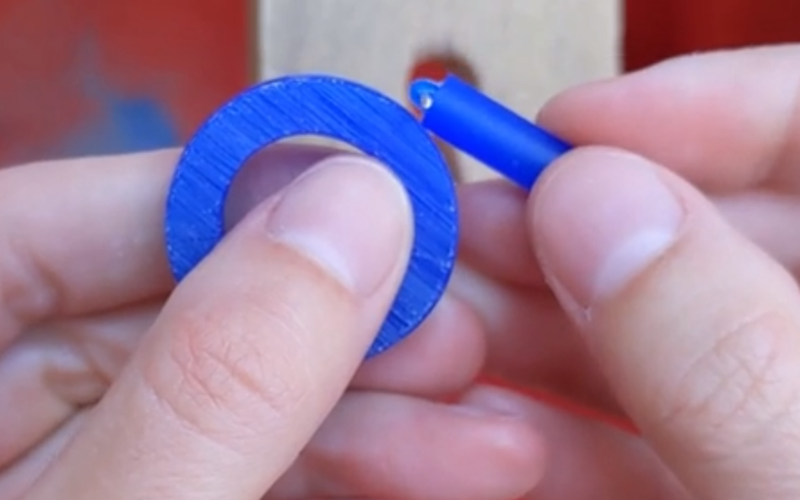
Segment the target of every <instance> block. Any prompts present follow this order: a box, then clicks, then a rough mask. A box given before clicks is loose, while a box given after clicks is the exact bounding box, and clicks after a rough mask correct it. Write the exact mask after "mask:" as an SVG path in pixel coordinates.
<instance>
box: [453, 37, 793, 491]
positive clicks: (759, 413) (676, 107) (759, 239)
mask: <svg viewBox="0 0 800 500" xmlns="http://www.w3.org/2000/svg"><path fill="white" fill-rule="evenodd" d="M799 76H800V47H798V46H788V47H770V48H762V49H754V50H743V51H732V52H724V53H717V54H709V55H701V56H691V57H685V58H680V59H677V60H674V61H670V62H667V63H664V64H661V65H658V66H656V67H653V68H650V69H647V70H644V71H642V72H639V73H635V74H632V75H627V76H623V77H620V78H614V79H611V80H610V81H605V82H601V83H593V84H589V85H585V86H581V87H579V88H576V89H574V90H570V91H567V92H565V93H564V94H562V95H560V96H558V97H556V98H555V99H554V100H553V101H552V102H550V103H549V104H548V105H547V106H546V107H545V109H544V110H543V112H542V114H541V117H540V123H541V124H542V125H543V126H545V127H547V128H549V129H550V130H553V131H554V132H555V133H557V134H559V135H561V136H562V137H565V138H566V139H567V140H569V141H571V142H572V143H574V144H578V145H581V146H583V147H580V148H578V149H576V150H575V151H574V152H572V153H570V154H568V155H566V156H565V157H564V158H563V159H562V160H560V161H558V162H557V164H555V165H553V166H552V167H551V168H550V169H549V170H548V171H547V172H546V173H545V174H544V176H543V177H542V179H541V180H540V181H539V183H538V185H537V187H536V188H535V189H534V192H533V194H532V196H530V198H529V199H526V197H525V196H524V195H523V194H521V193H519V192H517V191H516V190H515V189H514V188H512V187H510V186H508V185H507V184H505V183H498V182H489V183H483V184H478V185H473V186H468V187H465V188H464V189H463V190H462V192H461V199H460V201H461V208H462V214H463V227H462V232H463V235H464V241H463V243H464V245H463V247H462V255H463V264H464V265H463V266H462V267H461V269H460V270H459V272H458V273H457V275H456V276H455V279H454V283H453V287H452V290H453V294H454V295H456V296H458V297H460V299H461V300H462V301H464V302H466V303H468V304H470V305H471V306H472V307H473V308H474V310H475V311H477V312H478V315H479V316H480V317H481V319H482V321H483V323H484V325H485V326H486V329H487V331H488V339H489V340H488V342H489V346H488V364H487V370H488V372H489V373H491V374H492V375H494V376H498V377H502V378H503V379H505V381H507V382H509V381H510V382H511V383H513V384H515V385H516V386H518V387H538V388H542V387H544V388H545V389H547V390H549V391H553V392H557V393H560V395H562V396H566V397H569V398H571V399H574V400H578V401H580V402H581V403H583V404H586V405H590V406H591V407H592V408H593V409H594V410H599V411H601V412H603V413H605V414H609V415H612V416H615V417H619V418H624V419H630V420H631V421H632V422H633V423H634V424H635V426H636V428H638V430H639V431H640V432H641V436H637V435H635V434H634V433H630V432H625V431H623V430H619V429H618V428H616V427H613V426H609V425H606V423H599V422H597V421H593V420H588V419H584V418H580V417H578V416H576V415H574V414H572V413H567V412H564V411H562V410H560V409H557V408H553V407H551V406H549V405H546V404H542V403H541V402H540V401H537V400H535V399H533V398H526V397H522V396H519V395H518V394H515V393H512V392H510V391H504V390H501V389H497V388H488V387H484V388H478V389H476V390H475V391H473V393H472V395H471V396H470V397H471V400H472V401H473V402H478V401H480V402H481V404H484V405H489V406H491V405H494V406H496V407H497V408H498V409H500V410H505V411H508V412H509V413H517V414H519V415H523V416H525V418H527V419H528V421H529V422H530V424H531V426H532V428H535V429H537V430H538V431H539V432H540V433H541V435H542V436H543V437H544V439H545V441H546V444H545V446H546V456H547V464H546V472H545V473H544V476H543V478H542V481H541V482H540V483H539V485H538V486H537V487H536V488H535V489H534V490H533V492H532V493H531V494H530V495H529V498H531V499H536V500H550V499H553V500H555V499H559V500H582V499H588V498H591V499H593V500H604V499H609V500H612V499H614V500H616V499H620V498H636V499H650V498H653V499H655V498H658V499H684V498H693V499H701V498H702V499H719V500H723V499H724V500H736V499H755V498H770V499H790V498H797V497H798V495H800V479H798V475H797V473H796V471H797V467H798V465H799V464H800V412H798V409H800V294H798V288H797V283H796V279H797V277H798V273H800V224H798V220H800V108H798V103H797V101H798V99H797V96H798V93H799V92H800V86H798V81H800V79H799V78H798V77H799ZM594 145H602V147H601V146H594ZM523 227H527V228H528V232H527V234H526V233H525V232H524V231H522V230H520V228H523ZM531 249H534V251H535V254H536V258H534V251H531ZM551 290H554V291H555V293H554V294H553V293H552V292H551ZM538 473H539V472H538V471H537V474H538Z"/></svg>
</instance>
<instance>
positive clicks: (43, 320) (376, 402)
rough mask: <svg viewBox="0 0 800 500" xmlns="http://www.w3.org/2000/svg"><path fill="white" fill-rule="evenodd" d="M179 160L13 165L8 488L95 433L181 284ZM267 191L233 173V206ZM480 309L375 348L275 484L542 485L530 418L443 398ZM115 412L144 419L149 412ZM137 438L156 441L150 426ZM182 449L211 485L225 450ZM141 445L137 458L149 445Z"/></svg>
mask: <svg viewBox="0 0 800 500" xmlns="http://www.w3.org/2000/svg"><path fill="white" fill-rule="evenodd" d="M266 151H267V152H269V154H262V155H261V157H260V159H259V160H258V162H259V163H260V164H261V165H264V164H267V165H264V166H267V167H268V168H269V169H272V168H284V169H286V168H288V169H289V170H293V169H305V168H308V167H309V166H311V165H313V164H316V163H318V162H319V161H321V160H322V159H323V158H324V157H326V156H328V155H330V154H331V151H325V150H321V149H317V148H294V147H293V146H292V147H282V148H281V147H277V146H276V149H274V150H273V149H272V148H270V149H268V150H266ZM176 160H177V152H176V151H161V152H155V153H147V154H133V155H124V156H116V157H101V158H88V159H76V160H68V161H54V162H45V163H38V164H33V165H25V166H20V167H16V168H10V169H6V170H3V171H0V408H2V409H1V410H0V471H1V472H0V498H3V499H16V498H21V497H22V495H23V494H24V493H25V492H26V491H27V490H28V488H29V487H30V486H31V485H34V484H37V482H39V481H40V479H42V477H43V476H42V474H43V472H44V471H45V470H46V469H47V467H48V465H49V464H51V463H57V462H58V458H57V457H59V455H60V454H61V452H62V451H63V450H64V449H65V446H67V445H68V443H69V442H70V440H73V439H78V440H80V439H81V434H82V433H83V432H84V431H85V430H86V425H87V422H89V421H90V419H89V418H87V417H90V416H91V415H92V413H93V412H95V411H96V405H97V403H98V402H100V401H102V400H103V398H104V397H105V396H106V394H107V393H108V391H109V389H110V388H111V387H113V386H114V385H115V384H116V383H117V381H118V379H119V376H120V373H121V372H122V371H123V368H124V367H125V366H126V365H127V364H128V362H129V360H130V358H131V356H132V354H133V353H134V352H136V351H137V350H138V349H139V348H140V339H141V337H142V335H143V333H144V332H145V331H147V330H148V329H149V328H150V327H151V326H152V325H153V323H154V321H155V319H156V317H157V316H158V315H159V314H160V313H161V311H162V307H163V304H164V301H165V300H166V299H167V298H168V297H169V296H170V295H171V294H172V293H173V289H174V288H175V287H174V283H173V282H172V278H171V276H170V273H169V267H168V265H167V262H166V258H165V254H164V250H163V239H162V227H163V205H164V199H165V195H166V190H167V187H168V184H169V180H170V177H171V174H172V170H173V167H174V165H175V163H176ZM247 171H248V172H251V174H248V175H251V176H252V177H251V179H250V180H251V181H253V183H252V184H250V185H255V186H259V185H261V187H262V188H264V189H266V186H265V185H262V184H260V183H262V182H263V181H264V180H265V179H266V177H263V176H261V174H259V173H258V171H257V170H252V171H251V170H249V169H248V170H247ZM331 189H336V186H335V185H333V186H331ZM261 194H264V193H259V192H258V188H257V189H256V191H255V192H254V191H249V192H245V191H243V190H242V191H236V189H234V194H232V195H231V199H232V201H233V202H234V203H233V204H232V205H231V207H230V210H231V213H233V214H234V218H238V217H240V216H242V215H243V214H244V213H245V212H246V211H247V209H248V208H250V207H252V206H253V205H255V204H256V203H257V201H259V200H257V199H256V198H259V197H260V195H261ZM355 215H358V214H355ZM234 222H235V220H234ZM366 229H368V228H366ZM231 314H236V312H235V311H232V312H231ZM473 318H474V316H472V315H471V314H470V311H469V310H468V309H466V308H465V307H464V306H462V305H461V304H460V303H458V302H457V301H451V300H447V299H445V300H444V301H443V302H442V304H441V305H440V306H439V307H438V308H437V310H436V311H435V312H434V314H433V315H432V316H431V317H430V318H429V319H428V320H427V321H426V323H425V325H424V326H423V327H422V328H421V330H420V331H419V332H417V333H416V334H415V335H414V336H412V337H411V338H410V339H409V340H408V341H407V342H404V343H403V344H401V345H400V346H398V347H397V348H396V349H394V350H392V351H390V352H388V353H386V354H384V355H381V356H379V357H377V358H375V359H373V360H370V361H368V362H366V363H365V364H363V365H362V367H361V369H360V370H359V371H358V373H357V374H356V376H355V378H354V379H353V381H352V383H351V384H350V390H348V391H347V392H346V393H345V395H344V397H343V398H342V400H341V401H340V402H339V404H338V405H337V406H336V407H335V409H334V410H333V412H332V413H331V414H330V416H329V418H328V419H327V421H326V422H325V423H324V424H323V426H322V428H321V429H320V430H319V431H318V432H317V433H316V435H315V436H314V437H313V438H312V440H311V442H310V443H309V445H308V446H307V447H306V449H305V450H304V452H303V454H302V455H301V456H300V458H299V459H298V460H297V461H296V462H295V463H294V464H293V465H292V467H291V468H290V469H289V470H288V472H287V473H286V474H285V475H284V476H283V477H281V479H280V480H278V482H277V483H276V484H275V485H274V487H273V488H272V489H271V491H270V492H269V497H271V498H282V499H295V498H297V499H300V498H323V497H324V498H356V497H357V498H375V499H383V498H403V499H407V500H505V499H507V498H511V497H514V496H518V495H520V494H522V493H524V492H525V491H527V490H528V489H530V488H531V487H532V486H533V484H534V483H535V481H536V472H535V471H536V470H537V469H538V468H539V467H540V464H541V455H540V450H541V448H540V447H539V446H538V441H537V437H536V435H535V434H534V433H533V431H532V430H531V429H530V428H529V427H528V426H526V425H524V424H523V423H522V422H521V420H519V419H515V418H507V417H505V416H504V415H502V412H495V411H493V410H491V409H490V408H482V407H481V405H469V404H459V403H457V402H454V403H452V404H445V403H443V402H441V401H442V400H443V399H444V398H446V397H448V396H449V395H451V394H453V393H457V392H458V391H461V390H462V389H464V388H465V387H466V386H467V385H468V384H469V383H470V382H471V380H472V379H473V377H474V376H475V375H476V374H477V372H478V371H479V369H480V366H481V363H482V361H483V354H484V342H485V341H484V338H483V335H482V332H481V331H480V330H479V329H478V328H477V326H476V325H477V322H475V321H473V320H472V319H473ZM219 335H225V332H219ZM140 416H141V414H140ZM112 417H113V418H114V419H116V420H117V421H118V422H119V423H120V424H121V425H122V426H123V427H124V428H125V429H128V431H129V432H142V433H143V434H144V430H145V422H140V421H138V420H137V418H138V417H137V416H136V415H130V414H119V415H116V416H112ZM151 423H152V422H151ZM130 438H131V439H134V440H136V439H139V440H141V442H143V443H145V445H146V436H144V435H142V436H140V437H137V436H131V437H130ZM164 446H169V442H168V441H167V442H165V444H164ZM113 450H114V443H111V442H105V443H104V444H103V446H100V447H99V448H98V449H97V450H96V452H97V453H96V457H97V458H96V459H95V460H94V461H86V462H85V463H80V464H72V465H71V467H73V469H72V471H71V474H72V475H73V476H74V478H73V480H75V481H79V480H81V478H85V479H86V480H87V481H89V480H90V479H91V480H94V479H96V477H97V475H98V474H100V475H102V474H103V470H104V469H103V467H104V466H105V459H104V458H103V457H104V453H105V454H107V453H111V452H112V451H113ZM117 451H119V450H117ZM167 451H169V453H171V456H172V457H174V460H177V461H184V462H186V463H187V464H192V463H194V462H198V467H199V466H202V467H200V468H198V469H197V471H196V472H195V474H196V477H175V478H174V481H176V482H183V483H184V484H185V485H186V486H187V488H190V489H191V488H193V487H197V488H200V487H202V483H203V481H204V479H203V478H202V475H203V474H204V472H203V471H208V470H212V469H213V468H214V463H213V460H212V461H210V462H209V458H208V457H199V456H187V455H183V454H182V453H183V451H184V450H180V449H176V450H167ZM138 458H139V459H146V457H138ZM130 459H131V460H132V462H131V464H130V471H131V472H132V473H133V471H135V469H136V467H137V465H136V463H134V462H135V461H136V460H137V456H136V454H135V453H132V454H131V455H130ZM453 464H457V466H455V467H454V466H453ZM190 469H191V467H190ZM264 472H265V473H266V472H267V471H264ZM193 482H195V483H197V484H192V483H193ZM87 484H88V483H87ZM139 493H140V492H130V491H128V492H124V491H120V492H119V496H115V498H121V499H124V498H139V496H136V495H137V494H139ZM126 495H127V496H126ZM193 498H194V497H193Z"/></svg>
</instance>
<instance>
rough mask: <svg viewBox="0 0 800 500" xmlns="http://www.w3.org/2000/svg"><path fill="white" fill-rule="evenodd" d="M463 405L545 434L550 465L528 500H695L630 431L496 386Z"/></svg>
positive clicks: (473, 393) (479, 389)
mask: <svg viewBox="0 0 800 500" xmlns="http://www.w3.org/2000/svg"><path fill="white" fill-rule="evenodd" d="M462 402H463V403H464V404H470V405H474V406H480V407H483V408H486V409H487V410H491V411H497V412H504V413H508V414H513V415H519V416H520V417H521V418H523V419H524V420H525V422H526V423H527V425H529V426H530V427H531V429H535V430H536V432H537V433H538V434H540V435H541V436H542V439H543V440H544V446H545V456H546V460H547V463H546V464H545V470H544V474H543V475H542V478H541V479H540V480H539V482H538V483H537V484H536V487H535V488H534V489H533V490H532V491H530V492H529V493H528V494H527V495H526V496H525V498H526V499H530V500H584V499H587V498H591V499H593V500H618V499H620V498H642V499H649V498H658V499H663V500H688V499H689V498H690V497H689V496H688V494H687V492H686V490H685V488H684V487H683V486H682V485H681V484H680V483H679V482H678V481H677V480H676V478H675V476H674V475H673V474H672V473H671V472H670V471H669V470H668V469H667V468H666V467H665V466H664V464H663V463H662V462H661V460H660V459H659V458H658V456H657V455H656V454H655V453H653V451H652V450H651V449H650V448H649V447H648V446H647V444H646V443H644V442H643V441H642V440H641V439H639V438H638V437H636V436H633V435H631V434H629V433H626V432H622V431H620V430H617V429H615V428H612V427H609V426H606V425H603V424H601V423H597V422H593V421H589V420H584V419H581V418H578V417H575V416H573V415H570V414H567V413H564V412H562V411H560V410H558V409H555V408H552V407H549V406H546V405H543V404H541V403H538V402H536V401H534V400H532V399H529V398H526V397H524V396H523V395H521V394H518V393H515V392H513V391H510V390H507V389H500V388H497V387H492V386H479V387H477V388H475V389H473V390H472V391H470V392H469V393H467V394H466V395H465V397H464V399H463V401H462ZM508 498H511V497H508Z"/></svg>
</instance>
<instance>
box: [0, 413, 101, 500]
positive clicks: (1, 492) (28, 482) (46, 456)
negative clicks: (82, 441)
mask: <svg viewBox="0 0 800 500" xmlns="http://www.w3.org/2000/svg"><path fill="white" fill-rule="evenodd" d="M88 411H89V410H85V409H84V410H81V411H80V412H78V413H75V414H74V415H72V417H71V418H70V419H69V420H67V421H66V422H65V423H64V425H62V426H61V427H59V428H58V429H56V430H55V431H54V432H53V433H52V434H50V435H49V436H47V439H45V440H44V441H43V442H41V443H39V444H38V446H36V447H35V448H33V449H31V450H30V451H29V452H28V453H27V454H26V455H24V456H23V457H20V459H19V460H17V461H15V462H14V463H13V464H9V465H8V466H7V467H4V468H2V469H0V470H2V472H1V473H0V498H7V499H21V498H25V496H24V495H25V493H26V492H27V491H28V490H29V489H30V488H31V487H32V486H33V484H34V483H35V482H36V480H37V479H38V478H39V476H41V475H42V474H43V473H44V471H45V470H47V468H48V467H49V466H50V464H52V463H53V461H55V459H56V458H57V457H58V455H59V454H60V453H61V451H62V450H63V449H64V448H65V447H66V446H67V444H68V443H69V442H70V440H71V439H72V438H73V437H74V436H75V434H77V433H78V430H79V429H80V428H81V426H82V425H83V423H84V421H85V420H86V416H87V413H88Z"/></svg>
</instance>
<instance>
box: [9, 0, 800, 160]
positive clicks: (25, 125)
mask: <svg viewBox="0 0 800 500" xmlns="http://www.w3.org/2000/svg"><path fill="white" fill-rule="evenodd" d="M262 1H269V0H262ZM365 1H366V0H365ZM396 1H400V0H396ZM530 1H544V0H530ZM548 1H552V2H556V1H560V0H548ZM598 1H601V0H598ZM609 1H611V0H609ZM468 4H469V0H466V1H464V2H463V5H468ZM621 12H622V16H623V19H622V33H621V34H620V38H619V42H620V46H619V57H620V68H621V70H623V71H629V70H633V69H638V68H641V67H643V66H646V65H649V64H652V63H654V62H657V61H659V60H662V59H664V58H668V57H671V56H675V55H678V54H683V53H689V52H694V51H699V50H708V49H715V48H724V47H740V46H745V45H753V44H763V43H778V42H792V41H800V2H799V1H797V0H625V3H624V5H623V6H622V8H621ZM256 18H257V16H256V15H255V13H254V7H253V4H252V2H251V1H249V0H191V1H188V0H136V1H120V0H118V1H109V0H0V166H5V165H10V164H15V163H21V162H27V161H35V160H39V159H45V158H54V157H64V156H76V155H85V154H104V153H117V152H127V151H138V150H146V149H153V148H159V147H165V146H173V145H179V144H181V143H182V142H183V141H185V140H186V139H187V138H188V137H189V136H190V135H191V134H192V132H193V131H194V129H195V127H197V126H198V125H199V124H200V123H201V122H202V120H203V119H204V118H205V117H206V116H207V115H208V114H209V113H211V112H212V111H213V110H214V109H215V108H216V107H217V106H219V105H220V104H222V103H223V102H225V101H226V100H227V99H228V98H230V97H231V96H232V95H234V94H235V93H236V92H238V91H239V90H241V89H242V88H244V87H246V86H247V85H249V84H251V83H252V82H253V81H254V80H255V79H256V78H257V74H258V73H257V72H256V71H254V69H253V65H254V61H255V60H256V56H255V55H254V51H255V49H254V47H255V46H256V45H257V44H255V43H254V40H255V38H256V35H255V31H256V30H257V29H258V28H257V25H256V24H257V23H255V22H254V19H256ZM298 30H302V26H298ZM424 64H425V65H426V68H427V69H426V71H428V72H431V71H433V72H435V71H436V68H435V66H436V65H435V61H434V63H433V64H432V63H431V61H425V63H424ZM431 68H433V69H431Z"/></svg>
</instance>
